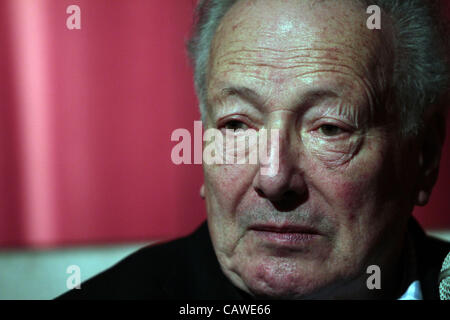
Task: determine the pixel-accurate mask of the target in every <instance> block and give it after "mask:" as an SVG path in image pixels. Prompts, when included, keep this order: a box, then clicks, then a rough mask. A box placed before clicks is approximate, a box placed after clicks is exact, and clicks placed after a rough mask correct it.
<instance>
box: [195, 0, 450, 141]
mask: <svg viewBox="0 0 450 320" xmlns="http://www.w3.org/2000/svg"><path fill="white" fill-rule="evenodd" d="M237 1H239V0H200V1H199V4H198V6H197V9H196V24H195V26H194V30H193V35H192V37H191V39H190V40H189V42H188V44H187V47H188V52H189V56H190V58H191V61H192V64H193V66H194V82H195V88H196V91H197V96H198V99H199V102H200V112H201V114H202V117H204V116H205V114H206V94H207V92H206V88H207V71H208V64H209V56H210V47H211V43H212V40H213V38H214V34H215V32H216V30H217V28H218V26H219V24H220V22H221V20H222V18H223V17H224V15H225V14H226V13H227V12H228V10H229V9H230V8H231V7H232V6H233V4H235V3H236V2H237ZM358 1H360V2H362V3H363V4H364V5H367V6H369V5H378V6H379V7H380V8H382V11H383V12H384V13H385V14H387V15H388V16H389V17H390V18H391V21H392V24H393V30H394V35H393V38H394V39H395V40H394V52H395V56H396V61H395V62H394V66H393V67H394V70H393V71H394V73H393V76H392V83H391V84H390V86H391V88H392V89H391V90H392V91H393V94H394V101H393V104H394V106H395V108H396V109H397V110H398V111H397V112H399V114H398V116H399V119H400V121H401V132H402V133H403V134H405V135H410V134H417V133H418V132H419V131H420V129H421V128H422V125H423V116H424V113H425V112H426V111H427V108H429V107H430V106H432V105H434V106H436V105H437V104H438V102H439V99H440V98H441V97H442V96H443V94H444V93H445V92H447V90H448V83H449V73H448V72H449V70H448V61H447V56H446V50H445V49H447V47H446V46H445V45H443V42H444V41H446V40H447V37H445V36H443V35H444V34H443V33H442V32H443V29H442V30H441V29H439V27H438V25H439V24H438V19H436V12H435V10H434V9H435V8H434V7H433V6H432V5H431V4H430V1H425V0H358ZM439 105H440V108H437V109H436V110H435V111H436V112H442V115H444V114H445V111H446V108H445V106H444V104H439Z"/></svg>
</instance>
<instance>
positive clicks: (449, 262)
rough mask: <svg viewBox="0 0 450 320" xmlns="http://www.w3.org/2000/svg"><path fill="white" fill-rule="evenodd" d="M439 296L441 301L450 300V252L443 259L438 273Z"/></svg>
mask: <svg viewBox="0 0 450 320" xmlns="http://www.w3.org/2000/svg"><path fill="white" fill-rule="evenodd" d="M439 296H440V297H441V300H450V252H449V253H448V254H447V256H446V257H445V260H444V263H442V268H441V273H439Z"/></svg>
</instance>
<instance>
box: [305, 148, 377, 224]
mask: <svg viewBox="0 0 450 320" xmlns="http://www.w3.org/2000/svg"><path fill="white" fill-rule="evenodd" d="M316 167H319V169H318V173H317V174H316V175H315V176H314V177H313V180H314V182H315V183H314V182H313V183H314V185H315V186H316V188H317V189H318V191H319V193H320V194H322V196H324V197H325V198H326V201H325V202H326V203H328V204H329V205H330V207H331V209H330V210H332V211H333V213H332V214H333V215H335V218H336V219H341V220H348V221H353V220H355V218H358V217H361V216H363V215H364V216H367V215H369V216H370V215H371V213H370V212H371V211H376V210H377V206H378V205H379V204H380V203H379V200H380V197H381V194H382V193H383V190H382V185H381V184H380V181H379V179H378V177H379V176H381V175H383V171H384V169H385V168H384V167H385V163H383V159H382V158H381V157H379V156H378V155H377V154H376V153H373V152H371V151H370V150H361V152H359V153H358V154H357V155H356V156H355V157H353V158H352V159H351V160H350V161H349V162H348V163H345V164H344V165H342V166H332V167H331V168H330V167H329V165H328V163H326V164H321V165H319V166H316ZM368 211H369V212H368ZM374 214H375V213H374ZM336 215H338V216H336ZM339 215H340V216H339ZM365 218H367V217H365ZM365 218H364V219H365Z"/></svg>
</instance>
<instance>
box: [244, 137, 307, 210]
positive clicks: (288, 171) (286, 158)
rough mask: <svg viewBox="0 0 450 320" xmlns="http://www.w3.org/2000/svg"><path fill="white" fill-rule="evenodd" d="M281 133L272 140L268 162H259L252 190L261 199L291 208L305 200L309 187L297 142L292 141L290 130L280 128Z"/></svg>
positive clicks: (269, 146)
mask: <svg viewBox="0 0 450 320" xmlns="http://www.w3.org/2000/svg"><path fill="white" fill-rule="evenodd" d="M278 132H279V133H278V138H277V139H273V137H272V138H271V139H270V140H269V143H268V146H267V158H266V159H267V161H266V163H262V162H261V161H260V164H259V170H258V172H257V174H256V175H255V178H254V180H253V188H254V190H255V191H256V193H257V194H258V195H259V196H260V197H263V198H266V199H268V200H270V201H272V202H273V203H289V204H290V205H289V206H291V205H293V204H295V203H296V202H298V201H302V200H303V199H304V198H305V196H306V184H305V180H304V176H303V172H302V170H301V168H300V161H299V160H300V159H299V157H300V153H299V152H298V151H299V150H296V148H298V146H297V143H295V142H294V141H291V138H290V135H289V132H288V131H287V130H285V129H279V130H278ZM269 135H270V134H269Z"/></svg>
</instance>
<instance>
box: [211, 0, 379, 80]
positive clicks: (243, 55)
mask: <svg viewBox="0 0 450 320" xmlns="http://www.w3.org/2000/svg"><path fill="white" fill-rule="evenodd" d="M366 9H367V8H366V7H365V6H363V5H362V4H361V3H360V2H359V1H354V0H341V1H313V0H309V1H308V0H286V1H270V0H255V1H250V0H242V1H239V2H237V3H236V4H235V5H234V6H233V7H232V8H231V9H230V10H229V11H228V12H227V14H226V15H225V17H224V18H223V20H222V22H221V24H220V25H219V27H218V29H217V32H216V35H215V37H214V40H213V43H212V47H211V61H210V63H211V64H210V67H213V68H214V67H218V66H221V65H223V64H227V63H228V64H232V63H234V64H239V61H241V62H242V63H243V64H245V63H247V64H249V65H250V64H254V65H258V64H260V65H264V63H265V62H267V61H270V62H273V63H274V64H275V63H280V66H281V67H284V68H289V66H290V63H292V64H295V63H296V62H298V61H299V59H301V58H302V57H306V58H310V59H315V58H317V59H320V58H325V59H330V60H335V61H337V63H339V60H342V63H345V64H347V65H348V67H349V68H353V69H355V70H354V71H355V72H358V73H364V72H367V71H368V70H370V69H371V68H372V67H373V65H375V64H377V63H378V62H379V61H380V59H381V58H382V56H383V55H384V56H386V57H387V54H385V53H384V52H386V51H387V50H386V43H387V41H386V39H385V38H386V37H385V36H384V35H383V34H384V33H385V32H383V30H369V29H368V28H367V26H366V21H367V19H368V17H369V15H368V14H367V13H366ZM386 28H388V26H387V24H386ZM258 58H261V59H260V60H261V61H258ZM249 59H250V60H249ZM263 59H265V60H266V61H262V60H263ZM309 61H312V60H309Z"/></svg>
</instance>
